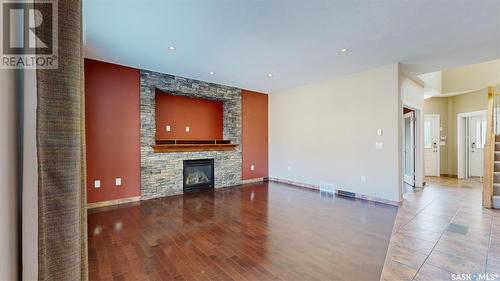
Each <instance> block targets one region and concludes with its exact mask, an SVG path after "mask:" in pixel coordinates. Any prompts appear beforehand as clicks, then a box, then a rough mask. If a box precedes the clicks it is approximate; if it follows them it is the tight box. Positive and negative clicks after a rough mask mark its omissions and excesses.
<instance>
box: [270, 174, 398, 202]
mask: <svg viewBox="0 0 500 281" xmlns="http://www.w3.org/2000/svg"><path fill="white" fill-rule="evenodd" d="M269 181H273V182H279V183H285V184H289V185H294V186H299V187H304V188H308V189H313V190H318V191H319V190H320V189H319V185H313V184H307V183H302V182H296V181H290V180H285V179H279V178H272V177H270V178H269ZM339 191H341V190H338V189H337V190H335V193H336V194H338V195H341V196H346V195H345V194H339ZM352 194H353V196H349V197H352V198H356V199H361V200H367V201H372V202H377V203H382V204H387V205H391V206H396V207H399V206H400V205H401V202H398V201H393V200H388V199H383V198H378V197H375V196H368V195H364V194H360V193H354V192H352Z"/></svg>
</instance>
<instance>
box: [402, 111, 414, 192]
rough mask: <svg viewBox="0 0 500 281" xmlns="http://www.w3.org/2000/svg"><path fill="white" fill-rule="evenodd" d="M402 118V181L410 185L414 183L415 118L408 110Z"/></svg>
mask: <svg viewBox="0 0 500 281" xmlns="http://www.w3.org/2000/svg"><path fill="white" fill-rule="evenodd" d="M403 120H404V126H405V131H404V137H403V138H404V142H403V144H404V147H403V159H404V181H405V182H406V183H407V184H409V185H411V186H414V185H415V136H414V133H415V125H414V124H415V118H414V113H413V112H408V113H406V114H405V115H403Z"/></svg>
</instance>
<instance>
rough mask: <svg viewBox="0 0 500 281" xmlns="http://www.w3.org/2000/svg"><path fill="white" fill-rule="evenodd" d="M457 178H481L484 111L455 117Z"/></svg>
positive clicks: (484, 127)
mask: <svg viewBox="0 0 500 281" xmlns="http://www.w3.org/2000/svg"><path fill="white" fill-rule="evenodd" d="M457 118H458V120H457V129H458V145H457V149H458V166H459V167H458V177H459V178H482V176H483V165H484V164H483V150H484V143H485V140H486V111H477V112H468V113H461V114H458V115H457Z"/></svg>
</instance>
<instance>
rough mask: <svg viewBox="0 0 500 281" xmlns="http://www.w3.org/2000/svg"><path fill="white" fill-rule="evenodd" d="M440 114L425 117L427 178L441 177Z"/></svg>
mask: <svg viewBox="0 0 500 281" xmlns="http://www.w3.org/2000/svg"><path fill="white" fill-rule="evenodd" d="M439 118H440V116H439V114H426V115H425V116H424V158H425V161H424V162H425V164H424V166H425V168H424V170H425V171H424V174H425V176H427V177H439V176H440V174H441V173H440V140H439V135H440V133H439V132H440V127H439V122H440V121H439Z"/></svg>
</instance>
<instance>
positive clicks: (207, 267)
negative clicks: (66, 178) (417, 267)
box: [88, 183, 397, 281]
mask: <svg viewBox="0 0 500 281" xmlns="http://www.w3.org/2000/svg"><path fill="white" fill-rule="evenodd" d="M396 213H397V208H396V207H393V206H389V205H384V204H377V203H373V202H368V201H361V200H353V199H347V198H341V197H335V196H331V195H330V196H320V194H319V193H318V192H317V191H313V190H308V189H302V188H297V187H293V186H288V185H284V184H277V183H259V184H251V185H245V186H241V187H234V188H225V189H220V190H217V191H214V192H207V193H196V194H187V195H184V196H175V197H167V198H162V199H155V200H149V201H143V202H140V203H131V204H129V205H126V206H120V207H107V208H100V209H94V210H92V211H91V212H90V213H89V215H88V222H89V224H88V226H89V227H88V230H89V233H88V234H89V271H90V272H89V273H90V280H308V281H309V280H379V278H380V275H381V272H382V266H383V264H384V259H385V256H386V252H387V247H388V244H389V240H390V235H391V232H392V230H393V224H394V220H395V217H396Z"/></svg>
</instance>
